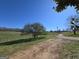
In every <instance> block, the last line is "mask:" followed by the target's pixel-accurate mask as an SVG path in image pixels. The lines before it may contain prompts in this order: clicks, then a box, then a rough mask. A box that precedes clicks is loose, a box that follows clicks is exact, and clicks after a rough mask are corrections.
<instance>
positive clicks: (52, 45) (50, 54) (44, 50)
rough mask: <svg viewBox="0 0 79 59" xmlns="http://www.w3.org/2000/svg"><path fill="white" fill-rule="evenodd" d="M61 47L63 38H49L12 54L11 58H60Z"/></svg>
mask: <svg viewBox="0 0 79 59" xmlns="http://www.w3.org/2000/svg"><path fill="white" fill-rule="evenodd" d="M60 47H61V39H55V40H52V39H49V40H47V41H45V42H41V43H39V44H37V45H34V46H33V47H31V48H30V49H26V50H24V51H20V52H17V53H15V54H13V55H11V56H10V57H9V59H60V58H59V56H60V50H61V48H60Z"/></svg>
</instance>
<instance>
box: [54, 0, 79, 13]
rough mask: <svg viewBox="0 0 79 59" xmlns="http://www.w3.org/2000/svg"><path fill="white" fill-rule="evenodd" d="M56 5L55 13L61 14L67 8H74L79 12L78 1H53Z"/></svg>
mask: <svg viewBox="0 0 79 59" xmlns="http://www.w3.org/2000/svg"><path fill="white" fill-rule="evenodd" d="M54 1H55V2H56V4H57V6H56V11H57V12H61V11H63V10H64V9H66V8H67V7H68V6H74V7H75V9H76V10H77V11H78V10H79V0H54Z"/></svg>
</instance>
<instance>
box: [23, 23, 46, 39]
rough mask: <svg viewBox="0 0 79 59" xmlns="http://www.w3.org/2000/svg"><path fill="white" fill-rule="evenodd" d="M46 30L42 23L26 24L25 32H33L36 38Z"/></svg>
mask: <svg viewBox="0 0 79 59" xmlns="http://www.w3.org/2000/svg"><path fill="white" fill-rule="evenodd" d="M44 31H45V28H44V26H43V25H41V24H40V23H34V24H28V25H25V26H24V32H26V33H31V34H32V35H33V37H34V38H36V37H38V35H40V34H41V33H42V32H44Z"/></svg>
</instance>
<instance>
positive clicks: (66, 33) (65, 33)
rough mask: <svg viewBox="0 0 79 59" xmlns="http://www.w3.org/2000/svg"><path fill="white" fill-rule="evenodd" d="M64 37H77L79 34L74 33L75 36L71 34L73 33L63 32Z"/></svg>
mask: <svg viewBox="0 0 79 59" xmlns="http://www.w3.org/2000/svg"><path fill="white" fill-rule="evenodd" d="M63 34H64V35H65V36H71V37H79V32H76V35H74V34H73V32H63Z"/></svg>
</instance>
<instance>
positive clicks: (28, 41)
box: [0, 31, 57, 56]
mask: <svg viewBox="0 0 79 59" xmlns="http://www.w3.org/2000/svg"><path fill="white" fill-rule="evenodd" d="M20 34H21V33H20V32H10V31H5V32H2V31H0V56H6V55H10V54H13V53H15V52H16V51H19V50H24V49H28V48H29V47H31V46H32V45H34V44H37V43H39V42H41V41H45V40H47V39H54V38H55V36H56V35H57V33H47V35H41V36H40V38H38V39H33V38H32V35H23V36H22V35H20Z"/></svg>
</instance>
